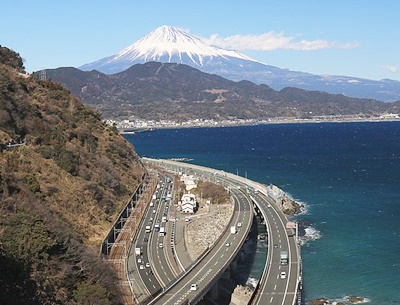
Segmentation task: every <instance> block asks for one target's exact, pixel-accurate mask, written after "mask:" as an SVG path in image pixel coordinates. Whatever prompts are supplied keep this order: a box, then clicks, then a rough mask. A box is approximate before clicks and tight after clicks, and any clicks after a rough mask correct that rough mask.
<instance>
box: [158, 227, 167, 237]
mask: <svg viewBox="0 0 400 305" xmlns="http://www.w3.org/2000/svg"><path fill="white" fill-rule="evenodd" d="M165 233H166V231H165V227H160V234H159V235H160V236H165Z"/></svg>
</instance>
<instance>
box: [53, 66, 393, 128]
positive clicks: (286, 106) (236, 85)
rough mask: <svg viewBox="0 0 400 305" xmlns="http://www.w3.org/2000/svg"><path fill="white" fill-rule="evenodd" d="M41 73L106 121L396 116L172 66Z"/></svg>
mask: <svg viewBox="0 0 400 305" xmlns="http://www.w3.org/2000/svg"><path fill="white" fill-rule="evenodd" d="M46 73H47V75H48V77H49V78H51V79H53V80H55V81H57V82H60V83H61V84H63V85H64V86H65V87H66V88H68V89H69V90H71V93H72V94H73V95H74V96H76V97H79V98H81V99H82V101H83V102H84V103H85V104H87V105H89V106H91V107H95V108H96V109H98V110H99V111H101V113H102V114H103V115H104V117H107V118H108V117H111V118H123V117H129V116H134V117H138V118H142V119H146V120H156V121H161V120H174V121H177V122H182V121H187V120H191V119H192V120H193V119H213V120H215V121H221V120H227V119H232V118H238V119H261V120H267V119H273V118H277V117H286V118H297V119H305V118H307V119H309V118H312V117H315V116H340V115H347V116H361V117H367V118H370V117H372V118H374V117H378V116H379V115H381V114H383V113H387V112H394V113H398V107H399V102H397V104H395V103H393V104H392V103H384V102H379V101H376V100H372V99H359V98H351V97H348V96H345V95H342V94H329V93H326V92H322V91H307V90H303V89H298V88H291V87H287V88H284V89H282V90H280V91H276V90H273V89H272V88H270V87H268V86H267V85H256V84H254V83H252V82H250V81H246V80H242V81H239V82H234V81H230V80H228V79H225V78H223V77H220V76H218V75H212V74H207V73H204V72H201V71H199V70H197V69H194V68H192V67H189V66H186V65H182V64H174V63H158V62H148V63H145V64H136V65H134V66H131V67H130V68H129V69H127V70H125V71H123V72H120V73H116V74H112V75H106V74H103V73H101V72H98V71H95V70H93V71H88V72H84V71H80V70H79V69H76V68H58V69H47V70H46Z"/></svg>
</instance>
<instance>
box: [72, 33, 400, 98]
mask: <svg viewBox="0 0 400 305" xmlns="http://www.w3.org/2000/svg"><path fill="white" fill-rule="evenodd" d="M150 61H156V62H162V63H180V64H185V65H189V66H191V67H194V68H196V69H199V70H201V71H203V72H206V73H210V74H217V75H219V76H222V77H224V78H227V79H230V80H233V81H241V80H249V81H251V82H253V83H255V84H266V85H268V86H270V87H271V88H273V89H275V90H281V89H283V88H286V87H296V88H301V89H305V90H313V91H324V92H328V93H332V94H343V95H347V96H351V97H358V98H371V99H376V100H379V101H397V100H400V82H399V81H395V80H389V79H384V80H380V81H375V80H368V79H363V78H355V77H350V76H334V75H313V74H310V73H305V72H296V71H290V70H287V69H280V68H277V67H274V66H271V65H267V64H264V63H262V62H259V61H257V60H255V59H252V58H249V57H247V56H245V55H243V54H240V53H238V52H235V51H228V50H224V49H220V48H216V47H213V46H209V45H207V44H206V43H204V42H203V41H202V40H201V39H199V38H198V37H195V36H193V35H191V34H189V33H187V32H185V31H183V30H181V29H179V28H176V27H171V26H162V27H159V28H157V29H155V30H154V31H152V32H151V33H149V34H148V35H146V36H144V37H143V38H141V39H140V40H138V41H137V42H135V43H134V44H132V45H130V46H128V47H127V48H125V49H124V50H122V51H121V52H119V53H117V54H114V55H111V56H108V57H106V58H103V59H100V60H97V61H95V62H92V63H88V64H85V65H83V66H81V67H79V69H81V70H84V71H91V70H98V71H100V72H103V73H106V74H114V73H118V72H122V71H124V70H126V69H128V68H129V67H131V66H132V65H135V64H143V63H146V62H150Z"/></svg>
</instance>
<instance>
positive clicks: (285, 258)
mask: <svg viewBox="0 0 400 305" xmlns="http://www.w3.org/2000/svg"><path fill="white" fill-rule="evenodd" d="M280 261H281V265H287V264H288V263H289V254H288V252H287V251H281V260H280Z"/></svg>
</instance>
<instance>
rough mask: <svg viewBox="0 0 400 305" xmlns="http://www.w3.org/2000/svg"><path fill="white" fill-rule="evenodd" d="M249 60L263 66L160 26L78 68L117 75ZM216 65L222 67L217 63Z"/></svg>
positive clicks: (188, 35)
mask: <svg viewBox="0 0 400 305" xmlns="http://www.w3.org/2000/svg"><path fill="white" fill-rule="evenodd" d="M221 60H222V61H227V62H229V61H232V60H240V61H250V62H254V63H257V64H261V65H264V64H263V63H261V62H259V61H257V60H255V59H252V58H250V57H248V56H246V55H244V54H241V53H238V52H236V51H230V50H224V49H221V48H217V47H214V46H210V45H207V44H206V43H204V42H203V41H202V40H201V39H200V38H198V37H196V36H194V35H191V34H189V33H188V32H186V31H184V30H182V29H180V28H177V27H173V26H167V25H163V26H161V27H158V28H157V29H155V30H154V31H152V32H150V33H149V34H147V35H146V36H144V37H142V38H141V39H140V40H138V41H136V42H135V43H133V44H131V45H130V46H128V47H127V48H125V49H123V50H122V51H121V52H119V53H117V54H114V55H111V56H109V57H106V58H102V59H100V60H98V61H95V62H93V63H89V64H86V65H83V66H82V67H80V69H82V70H86V71H87V70H91V69H97V70H100V71H102V72H105V73H115V72H120V71H122V70H125V69H127V68H129V67H130V66H132V65H134V64H138V63H145V62H149V61H158V62H174V63H182V64H187V65H191V66H194V67H196V66H197V67H203V66H205V65H207V64H210V63H212V64H213V65H215V64H216V63H215V61H221ZM218 65H221V63H220V62H219V63H218Z"/></svg>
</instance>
